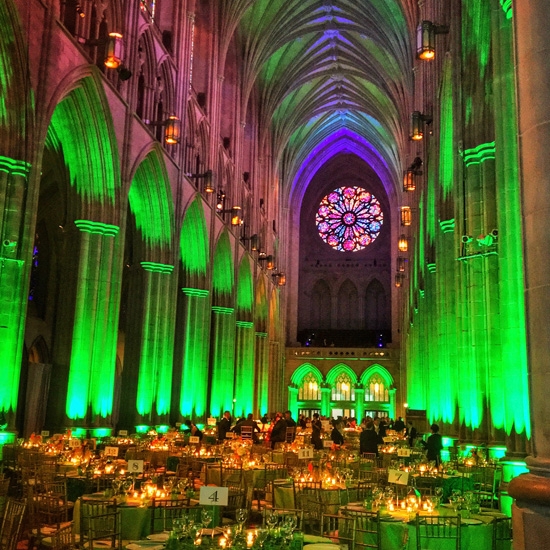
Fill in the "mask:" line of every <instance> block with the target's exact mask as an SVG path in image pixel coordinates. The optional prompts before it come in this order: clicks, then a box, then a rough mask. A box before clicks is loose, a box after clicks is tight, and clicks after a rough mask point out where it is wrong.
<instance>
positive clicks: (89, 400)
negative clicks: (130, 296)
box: [66, 220, 118, 425]
mask: <svg viewBox="0 0 550 550" xmlns="http://www.w3.org/2000/svg"><path fill="white" fill-rule="evenodd" d="M75 225H76V226H77V228H78V229H79V230H80V255H79V258H78V267H77V290H76V303H75V311H74V326H73V334H72V344H71V358H70V370H69V381H68V390H67V402H66V415H67V417H68V418H69V419H70V420H72V421H73V422H75V423H76V424H77V425H78V423H83V424H85V425H86V424H88V423H89V421H90V419H89V418H88V412H89V411H90V412H91V414H92V415H93V416H94V417H98V419H103V422H104V424H109V423H110V414H111V412H112V406H113V394H114V380H115V363H116V334H117V333H118V330H117V321H118V315H117V313H118V308H117V309H116V311H115V308H114V307H113V303H112V302H113V301H115V300H113V299H112V298H113V297H115V296H117V294H116V291H117V289H116V288H115V286H116V285H115V284H114V283H113V281H112V280H111V274H112V272H113V263H114V256H115V251H116V245H115V237H116V235H117V234H118V227H116V226H114V225H109V224H105V223H101V222H94V221H89V220H75ZM117 303H118V302H117ZM98 421H101V420H98Z"/></svg>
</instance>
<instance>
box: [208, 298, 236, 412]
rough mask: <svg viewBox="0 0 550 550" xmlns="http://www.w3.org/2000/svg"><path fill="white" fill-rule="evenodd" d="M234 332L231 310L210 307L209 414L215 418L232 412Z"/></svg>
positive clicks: (232, 312) (233, 313)
mask: <svg viewBox="0 0 550 550" xmlns="http://www.w3.org/2000/svg"><path fill="white" fill-rule="evenodd" d="M235 331H236V325H235V312H234V310H233V308H228V307H221V306H212V337H211V339H212V343H211V350H212V355H211V365H212V380H211V385H210V413H211V414H212V415H213V416H217V417H221V416H222V414H223V412H224V411H231V410H233V398H234V377H235Z"/></svg>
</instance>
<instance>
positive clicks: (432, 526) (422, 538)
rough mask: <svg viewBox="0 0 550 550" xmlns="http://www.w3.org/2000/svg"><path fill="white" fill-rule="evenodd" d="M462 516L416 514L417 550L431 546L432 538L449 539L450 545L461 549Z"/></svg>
mask: <svg viewBox="0 0 550 550" xmlns="http://www.w3.org/2000/svg"><path fill="white" fill-rule="evenodd" d="M460 534H461V531H460V517H459V516H427V515H422V514H417V515H416V547H417V550H422V549H423V548H429V547H430V540H433V539H437V540H438V541H441V540H442V539H447V540H448V541H449V542H448V544H449V546H446V548H448V547H450V545H451V544H452V546H454V547H455V550H460Z"/></svg>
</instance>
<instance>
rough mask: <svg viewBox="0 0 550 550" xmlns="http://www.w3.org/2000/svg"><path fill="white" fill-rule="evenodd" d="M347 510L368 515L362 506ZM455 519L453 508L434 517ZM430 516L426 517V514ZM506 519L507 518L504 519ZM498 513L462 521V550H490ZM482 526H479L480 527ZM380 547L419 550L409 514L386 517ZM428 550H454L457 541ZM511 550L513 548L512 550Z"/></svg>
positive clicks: (441, 542) (382, 520)
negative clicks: (494, 522) (363, 512)
mask: <svg viewBox="0 0 550 550" xmlns="http://www.w3.org/2000/svg"><path fill="white" fill-rule="evenodd" d="M346 510H350V511H353V510H356V511H365V508H364V507H363V505H362V504H361V503H350V504H347V505H346V506H342V507H341V508H340V513H341V514H345V512H346ZM436 514H437V515H439V516H450V515H456V514H455V512H454V510H453V509H452V508H449V507H446V506H442V507H439V508H438V510H437V512H433V515H436ZM426 515H427V514H426ZM502 516H504V515H502ZM495 517H496V514H495V513H491V514H489V513H487V514H478V515H472V518H471V520H463V522H462V525H461V540H460V548H461V550H471V549H474V548H475V550H491V548H492V534H493V526H492V525H491V523H492V521H493V519H494V518H495ZM478 522H479V523H478ZM380 535H381V547H382V548H384V549H385V550H416V548H417V544H416V524H415V522H414V521H411V522H410V523H409V522H408V513H407V512H403V511H401V510H399V511H395V512H391V513H385V514H384V515H383V516H382V517H381V518H380ZM427 548H428V549H429V550H455V544H454V541H452V540H448V539H440V540H430V541H429V546H428V547H427ZM509 548H510V549H511V545H510V546H509Z"/></svg>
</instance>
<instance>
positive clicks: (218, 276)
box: [212, 229, 235, 306]
mask: <svg viewBox="0 0 550 550" xmlns="http://www.w3.org/2000/svg"><path fill="white" fill-rule="evenodd" d="M234 285H235V274H234V264H233V254H232V251H231V242H230V240H229V234H228V231H227V229H224V230H223V231H222V233H221V235H220V236H219V238H218V242H217V243H216V248H215V250H214V261H213V265H212V290H213V300H214V303H215V305H218V306H230V305H232V302H233V299H232V293H233V287H234Z"/></svg>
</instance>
